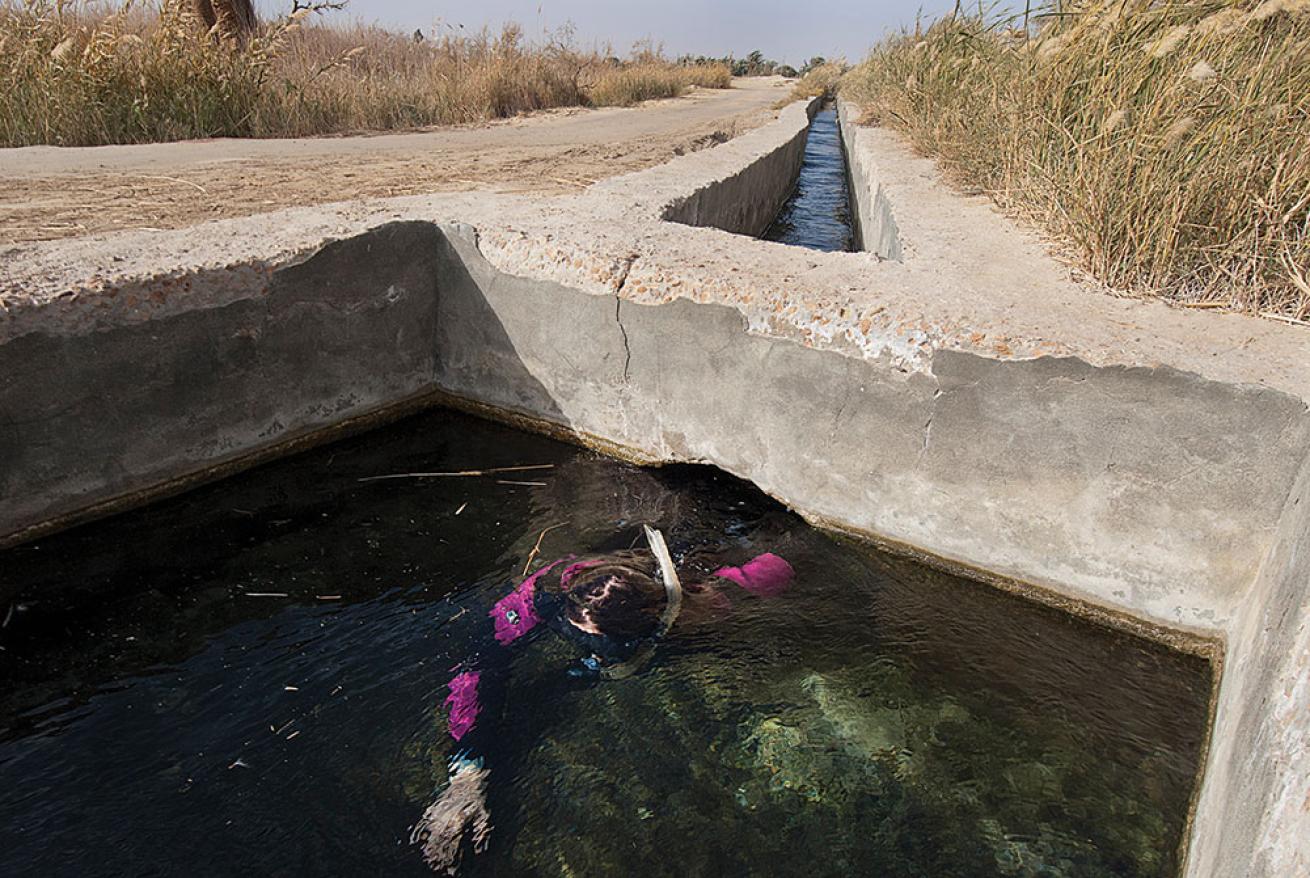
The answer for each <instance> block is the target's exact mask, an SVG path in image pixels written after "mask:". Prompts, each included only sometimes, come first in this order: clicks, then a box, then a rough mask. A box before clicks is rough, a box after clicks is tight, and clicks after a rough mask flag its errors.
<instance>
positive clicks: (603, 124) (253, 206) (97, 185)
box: [0, 78, 788, 244]
mask: <svg viewBox="0 0 1310 878" xmlns="http://www.w3.org/2000/svg"><path fill="white" fill-rule="evenodd" d="M787 87H788V85H787V84H786V83H784V82H783V81H782V80H781V79H778V78H769V79H745V80H737V81H736V82H735V83H734V87H733V88H731V89H727V90H702V89H697V90H694V91H692V92H691V93H690V94H688V95H686V96H684V97H681V98H676V99H672V100H663V101H651V102H648V103H646V104H644V105H642V106H640V107H634V108H627V109H619V108H608V109H600V110H581V109H570V110H561V111H552V112H546V113H539V114H535V115H532V116H526V117H519V118H516V119H510V120H503V121H499V122H494V123H488V124H484V125H476V126H461V127H455V128H440V129H433V130H430V131H423V132H414V133H404V134H375V135H367V136H359V137H326V138H311V139H296V140H207V141H187V142H182V143H161V144H147V145H140V146H100V147H77V148H63V147H49V146H38V147H23V148H20V149H5V150H0V244H16V243H21V242H25V241H42V240H52V239H56V238H71V237H76V236H79V235H90V234H98V233H103V232H111V231H117V230H121V229H164V228H181V227H184V226H188V225H194V224H195V223H199V222H204V221H206V220H210V219H219V218H229V217H238V216H249V215H251V214H255V213H262V212H266V211H271V210H276V209H278V208H282V207H289V206H293V205H308V204H320V203H324V202H331V201H343V200H349V199H355V198H368V197H379V196H380V197H387V196H393V195H416V194H421V193H425V192H450V191H468V190H489V191H496V192H535V193H542V194H547V195H549V194H562V193H573V192H578V191H580V190H581V189H582V188H585V187H586V186H587V185H589V184H591V183H593V182H595V181H596V180H599V179H601V178H603V177H609V176H613V175H616V174H622V173H626V172H628V171H636V170H641V169H642V168H647V167H650V166H652V165H657V164H660V163H662V162H665V161H667V160H669V159H670V158H672V157H673V156H675V155H681V154H683V153H686V152H691V151H693V150H697V149H702V148H704V147H707V146H712V145H714V144H716V143H721V142H723V141H725V140H728V139H730V138H732V137H734V136H736V135H738V134H740V133H742V132H744V131H748V130H750V129H751V128H755V127H757V126H759V125H761V124H763V123H764V122H767V121H769V120H771V119H773V118H774V115H775V112H774V110H773V109H772V106H773V105H774V104H775V103H776V102H777V101H778V100H779V99H780V98H782V97H784V96H785V95H786V93H787Z"/></svg>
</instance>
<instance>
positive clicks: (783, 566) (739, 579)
mask: <svg viewBox="0 0 1310 878" xmlns="http://www.w3.org/2000/svg"><path fill="white" fill-rule="evenodd" d="M714 575H715V576H721V577H723V578H724V579H729V580H731V581H733V582H735V583H737V584H738V585H740V586H741V587H742V588H744V589H746V590H747V591H748V592H750V593H751V594H753V595H757V596H758V597H762V598H771V597H775V596H776V595H780V594H782V593H783V592H784V591H786V590H787V588H788V587H789V586H790V585H791V581H792V579H793V578H795V576H796V571H795V570H792V568H791V565H790V564H788V563H787V562H786V561H784V560H783V559H782V558H780V557H778V556H777V555H775V554H773V553H772V552H765V553H764V554H763V555H756V556H755V557H754V558H752V559H751V560H749V561H747V562H746V563H745V564H743V565H742V566H740V567H721V568H719V569H718V570H716V571H714Z"/></svg>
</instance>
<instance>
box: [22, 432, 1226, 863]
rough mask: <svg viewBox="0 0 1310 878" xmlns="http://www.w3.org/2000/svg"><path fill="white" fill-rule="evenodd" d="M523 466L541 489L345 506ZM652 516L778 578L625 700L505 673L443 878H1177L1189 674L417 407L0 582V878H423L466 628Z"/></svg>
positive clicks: (468, 646)
mask: <svg viewBox="0 0 1310 878" xmlns="http://www.w3.org/2000/svg"><path fill="white" fill-rule="evenodd" d="M524 464H539V465H550V466H551V468H550V469H541V470H535V471H524V472H521V473H516V474H501V475H495V476H487V477H480V478H464V477H460V478H429V479H396V480H383V481H366V482H362V481H360V479H361V478H364V477H368V476H375V475H380V474H389V473H402V472H434V471H436V472H445V471H462V470H470V469H479V470H485V469H488V468H492V467H503V466H519V465H524ZM643 522H650V523H653V524H655V525H656V526H658V527H660V528H661V529H663V530H664V531H665V533H666V534H668V535H669V538H670V542H671V544H673V545H674V547H675V551H679V552H686V553H688V554H687V555H686V558H687V560H686V562H685V564H686V566H685V568H684V576H685V577H687V578H695V577H697V576H698V575H699V576H704V575H707V574H708V572H709V571H710V570H712V569H713V567H714V566H715V564H716V563H717V559H720V558H735V557H741V556H743V555H745V556H749V555H751V554H754V553H758V552H764V551H772V552H776V553H779V554H781V555H783V556H785V557H786V558H787V559H788V560H789V561H790V562H791V563H792V564H793V565H794V566H795V568H796V570H797V580H796V582H795V583H794V584H793V587H792V589H791V590H790V591H789V592H788V593H787V594H786V595H784V596H782V597H778V598H774V599H772V600H760V599H757V598H753V597H750V596H746V595H744V594H743V593H740V592H735V593H733V594H731V595H730V597H731V599H732V602H733V605H734V607H733V611H732V613H731V614H729V615H727V616H725V617H723V618H722V619H720V620H719V621H718V622H716V623H714V624H712V625H702V626H699V627H689V628H687V627H682V626H680V627H679V628H675V629H674V631H673V633H672V634H671V635H670V636H669V638H668V639H667V640H665V641H664V642H662V643H661V644H660V647H659V649H658V650H657V653H656V657H655V659H654V661H653V662H652V663H651V664H650V665H648V666H647V667H646V668H645V669H644V670H643V671H642V672H641V673H639V674H638V675H636V676H634V677H632V678H629V679H627V680H622V681H614V682H605V683H590V684H582V683H578V682H577V681H575V680H572V679H571V678H568V677H567V675H566V674H565V673H564V671H563V669H564V668H565V667H567V666H568V665H569V664H570V663H572V662H575V661H576V659H577V656H576V655H575V654H574V652H573V647H572V646H570V645H569V644H567V643H564V642H563V641H560V640H559V639H557V638H554V637H551V636H546V637H541V638H539V639H537V640H535V641H533V642H532V643H530V644H529V645H527V646H526V647H524V649H523V651H522V652H521V653H520V654H519V655H518V657H517V658H516V659H515V663H514V674H513V678H512V681H511V683H510V697H509V699H508V701H507V706H506V713H505V716H504V718H503V720H502V727H501V731H502V734H501V736H500V740H499V742H498V744H497V745H496V750H495V751H494V752H493V753H491V754H489V758H490V764H491V765H492V775H491V778H492V779H491V787H490V805H491V810H492V815H493V820H494V822H495V830H494V832H493V835H492V842H491V847H490V849H489V850H488V851H487V852H486V853H485V854H483V855H481V856H479V857H476V858H474V859H471V860H468V861H466V862H465V872H467V873H468V874H543V875H547V874H549V875H557V874H561V873H566V874H578V875H603V874H633V875H706V874H714V873H723V874H730V875H745V874H799V873H801V872H802V871H803V872H804V873H805V874H818V875H847V874H851V873H858V874H880V875H886V876H923V875H934V876H938V875H941V876H945V875H980V876H981V875H1064V876H1075V875H1076V876H1089V875H1090V876H1101V875H1104V876H1110V875H1116V876H1121V875H1143V876H1163V875H1170V874H1173V873H1174V872H1175V871H1176V865H1177V864H1176V856H1175V851H1176V850H1177V847H1178V843H1179V840H1180V838H1181V834H1182V831H1183V825H1184V822H1185V816H1186V809H1187V803H1188V797H1189V795H1190V792H1191V790H1192V786H1193V783H1194V780H1195V770H1196V764H1197V760H1198V758H1199V753H1200V747H1201V742H1202V736H1203V734H1204V729H1205V716H1206V700H1207V698H1208V695H1209V691H1210V690H1209V682H1210V681H1209V670H1208V667H1207V666H1206V665H1205V664H1204V663H1202V662H1200V661H1199V660H1196V659H1192V658H1190V657H1187V656H1183V655H1180V654H1177V653H1173V652H1170V651H1168V650H1166V649H1164V648H1162V647H1158V646H1156V645H1154V644H1150V643H1146V642H1143V641H1139V640H1136V639H1134V638H1131V637H1127V636H1125V635H1121V634H1118V633H1116V632H1112V631H1109V630H1106V629H1102V628H1099V627H1096V626H1093V625H1090V624H1088V623H1086V622H1084V621H1081V620H1078V619H1075V618H1073V617H1069V616H1065V615H1062V614H1060V613H1058V612H1056V611H1054V610H1051V609H1049V608H1046V607H1042V606H1038V605H1034V604H1031V603H1028V602H1025V601H1022V600H1019V599H1017V598H1014V597H1012V596H1009V595H1005V594H1002V593H999V592H995V591H993V590H990V589H987V588H985V587H982V586H978V585H976V584H973V583H969V582H967V581H964V580H960V579H956V578H953V577H949V576H945V575H943V574H940V573H937V572H934V571H931V570H928V569H926V568H923V567H920V566H917V565H915V564H913V563H911V562H908V561H905V560H901V559H898V558H894V557H891V556H888V555H884V554H880V553H878V552H875V551H873V550H870V549H867V548H864V547H862V546H857V545H853V544H851V543H849V542H846V541H837V540H834V539H832V538H830V537H829V536H827V535H825V534H823V533H821V532H819V531H816V530H814V529H812V528H809V527H808V526H806V525H805V524H804V523H803V522H802V521H800V520H799V519H798V518H796V517H795V516H793V515H792V514H791V513H789V512H788V511H786V510H785V509H783V508H781V507H779V506H778V505H777V504H775V503H773V502H772V501H770V500H769V499H768V498H766V497H764V496H763V495H761V494H760V493H759V492H757V491H755V490H754V489H753V488H751V487H750V486H748V485H746V484H744V483H741V482H738V481H736V480H734V479H731V478H730V477H728V476H726V475H724V474H722V473H720V472H718V471H715V470H710V469H702V468H690V467H672V468H667V469H663V470H645V469H641V468H638V467H634V466H631V465H627V464H623V463H620V462H617V461H614V460H610V459H607V458H604V457H599V456H597V455H594V454H592V453H589V452H585V451H581V450H578V449H576V448H573V447H571V446H568V445H564V444H560V443H557V442H553V441H550V440H547V439H543V438H540V437H537V436H531V435H527V434H523V433H518V432H515V431H513V430H509V429H506V428H502V427H499V426H495V425H491V424H488V423H485V422H482V421H479V420H476V419H472V418H469V417H466V416H462V415H458V414H453V413H450V412H445V411H438V412H433V413H430V414H425V415H421V416H418V417H415V418H412V419H410V420H408V421H405V422H402V423H400V424H397V425H394V426H392V427H389V428H385V429H382V430H378V431H376V432H373V433H370V434H368V435H365V436H360V437H356V438H353V439H350V440H346V441H342V442H339V443H337V444H334V445H331V446H328V447H324V448H321V449H318V450H315V451H312V452H308V453H305V454H302V455H299V456H297V457H294V458H290V459H287V460H284V461H281V462H278V463H275V464H270V465H268V466H266V467H263V468H260V469H257V470H253V471H250V472H248V473H245V474H242V475H240V476H237V477H234V478H231V479H229V480H227V481H224V482H221V483H217V484H214V485H211V486H209V487H206V488H203V489H201V490H197V491H195V492H193V493H191V494H188V495H185V496H183V497H179V498H176V499H173V500H170V501H167V502H164V503H160V504H157V505H155V506H153V507H150V508H147V509H143V510H140V511H137V512H133V513H130V514H125V515H122V516H119V517H116V518H113V519H109V520H106V521H103V522H100V523H97V524H94V525H88V526H85V527H82V528H80V529H77V530H73V531H69V532H66V533H64V534H62V535H59V536H56V537H52V538H50V539H46V540H43V541H40V542H37V543H33V544H29V545H27V546H24V547H21V548H18V549H15V550H11V551H9V552H8V553H5V554H4V555H0V569H3V570H4V571H5V575H6V576H7V577H12V578H13V579H14V581H16V582H21V583H22V587H21V591H20V593H19V595H18V597H17V599H16V600H15V602H14V610H13V613H12V615H11V616H10V617H9V623H8V625H7V626H6V627H5V628H4V629H3V631H0V646H3V652H0V818H2V819H3V821H4V825H5V826H6V829H7V836H8V841H7V843H6V844H5V845H4V846H3V847H0V874H6V875H9V874H41V875H64V874H67V875H73V874H76V875H122V874H143V875H144V874H175V873H179V872H184V871H185V872H187V873H189V874H200V875H206V874H212V875H219V874H233V873H256V874H281V875H290V874H296V875H305V874H323V875H326V874H375V873H385V874H412V875H422V874H426V873H427V870H426V867H425V866H424V865H423V864H422V862H421V860H420V859H419V857H418V856H417V854H416V852H415V850H414V849H413V848H412V847H410V846H409V844H408V843H407V842H408V829H409V826H410V825H411V824H412V823H413V822H414V821H415V820H416V819H417V817H418V816H419V815H420V814H421V813H422V811H423V809H424V808H425V807H426V805H427V803H428V802H429V801H431V798H432V796H433V794H434V791H436V790H437V789H438V788H439V785H440V782H441V780H442V778H443V777H444V765H445V760H446V759H447V758H448V756H449V755H450V750H451V747H450V745H449V739H448V737H447V735H446V730H445V722H444V720H443V719H442V716H441V713H440V711H439V705H440V702H441V700H442V699H443V698H444V696H445V683H446V681H447V680H448V679H449V677H450V669H451V667H452V666H453V665H455V664H456V663H457V662H459V661H460V660H462V659H464V658H466V657H468V656H469V655H470V653H471V652H474V651H476V650H477V649H478V648H479V645H480V644H481V643H483V641H479V640H478V639H477V638H478V637H479V636H480V635H479V634H478V631H479V630H480V628H481V623H482V622H483V621H484V619H485V613H486V610H487V608H488V606H489V605H490V604H491V603H492V602H493V601H495V600H496V599H497V598H498V597H499V596H500V595H502V594H503V593H504V591H505V589H506V587H507V585H508V584H509V583H510V582H511V581H513V580H514V579H515V578H516V577H517V576H518V575H519V574H520V573H521V571H522V569H523V566H524V564H525V562H526V561H527V560H528V557H529V555H530V554H531V552H532V549H533V546H534V545H535V544H536V543H537V541H538V539H539V536H540V535H541V534H542V531H543V530H545V529H546V528H548V527H551V526H553V525H561V524H562V526H561V527H558V528H556V529H554V530H550V531H547V532H546V533H545V535H544V536H542V537H540V539H541V554H540V558H543V559H549V558H554V557H558V556H560V555H562V554H565V553H567V552H578V551H582V552H590V551H600V550H607V549H612V548H617V547H626V546H628V545H631V544H632V543H633V542H634V541H635V540H636V539H637V538H638V534H639V533H640V525H641V523H643ZM256 595H276V596H272V597H260V596H256ZM0 612H4V609H0Z"/></svg>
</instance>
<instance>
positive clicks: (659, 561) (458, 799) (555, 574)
mask: <svg viewBox="0 0 1310 878" xmlns="http://www.w3.org/2000/svg"><path fill="white" fill-rule="evenodd" d="M646 536H647V539H648V541H649V543H650V551H648V552H643V551H627V552H619V553H613V554H609V555H604V556H599V557H587V558H579V557H577V556H574V555H570V556H568V557H566V558H560V559H559V560H556V561H554V562H552V563H550V564H547V565H545V566H544V567H542V568H541V569H540V570H538V571H537V572H535V573H533V574H532V575H531V576H529V577H527V578H526V579H524V580H523V581H522V582H521V583H520V584H519V585H518V587H517V588H515V589H514V590H513V591H512V592H510V593H509V594H507V595H505V596H504V597H503V598H501V599H500V600H499V601H497V602H496V604H495V605H494V606H493V607H492V608H491V610H490V612H489V613H488V616H489V618H490V621H491V626H490V628H491V630H490V632H489V633H490V636H489V637H487V638H486V642H485V644H483V648H481V649H480V650H479V651H478V653H477V654H476V657H475V658H472V659H469V660H466V661H465V662H464V663H463V664H462V665H460V666H457V667H456V668H455V669H453V670H457V671H458V673H457V674H456V675H455V676H454V678H453V679H451V681H450V682H449V684H448V689H449V693H450V694H449V695H448V696H447V698H446V699H445V706H446V707H447V708H448V728H449V731H450V737H451V738H452V739H453V741H454V742H455V745H456V747H457V748H458V749H457V751H456V753H455V755H454V756H453V757H452V758H451V760H450V773H449V780H448V783H447V786H446V788H445V789H444V790H443V791H442V792H441V794H440V795H439V796H438V797H437V800H436V801H435V802H433V803H432V805H431V806H429V807H428V809H427V811H426V812H424V814H423V817H422V819H421V820H420V821H419V822H418V823H417V824H416V826H415V827H414V831H413V835H412V837H411V841H413V842H414V843H416V844H421V845H422V846H423V857H424V859H425V860H426V861H427V862H428V864H429V865H430V866H432V868H433V869H436V870H438V871H445V872H448V873H450V874H454V870H455V867H456V865H457V864H458V862H459V857H460V852H461V850H462V847H463V845H464V844H465V837H466V836H467V841H468V844H469V845H471V846H472V848H473V850H474V851H475V852H477V853H480V852H482V851H483V850H485V848H486V844H487V840H488V837H489V835H490V832H491V816H490V814H489V813H488V810H487V804H486V795H487V778H488V774H489V772H490V766H489V765H488V755H489V753H488V751H489V745H490V744H491V743H492V742H493V740H494V738H495V737H496V735H497V729H496V726H495V721H494V720H495V714H496V712H497V710H496V708H498V707H499V706H500V704H501V703H502V702H503V693H504V687H505V683H506V682H507V681H506V679H505V678H506V677H507V676H508V670H509V667H510V662H509V654H508V651H509V648H510V647H512V646H516V645H518V644H520V643H522V642H523V641H524V639H525V638H527V636H528V635H530V634H534V633H540V632H542V631H553V632H554V633H556V634H558V635H560V636H562V637H564V638H565V639H566V640H568V641H569V642H571V643H573V644H575V645H576V646H577V647H578V649H579V652H580V660H579V662H578V663H577V664H576V665H574V666H573V667H571V668H569V669H568V671H567V673H568V674H569V675H570V676H572V677H580V678H583V679H596V680H613V679H622V678H623V677H627V676H629V675H631V674H633V673H635V672H636V671H638V670H640V669H641V667H642V665H643V664H644V663H645V662H646V661H647V660H648V659H649V658H650V657H651V654H652V652H653V651H654V649H655V645H656V644H657V643H658V641H659V640H660V638H661V637H663V636H664V635H665V634H666V633H668V631H669V630H670V629H671V628H672V627H673V625H674V623H675V622H680V623H682V624H684V625H688V624H695V623H697V622H705V621H710V620H713V619H716V618H720V617H722V616H723V615H724V614H725V613H726V612H727V611H729V610H730V609H731V606H732V598H731V597H730V596H729V594H728V592H729V591H730V590H731V588H734V587H735V588H740V589H742V590H744V591H745V592H747V593H748V594H751V595H755V596H757V597H773V596H775V595H778V594H781V593H782V592H783V591H785V590H786V589H787V587H788V586H789V585H790V584H791V581H792V578H793V576H794V572H793V570H792V567H791V565H790V564H788V563H787V562H786V561H785V560H783V559H782V558H781V557H779V556H778V555H775V554H773V553H771V552H766V553H764V554H762V555H757V556H755V557H754V558H752V559H751V560H749V561H747V562H746V563H744V564H741V565H740V566H723V567H719V568H718V569H716V570H715V571H714V572H713V573H712V574H710V575H709V576H708V577H707V578H705V579H703V580H699V581H696V582H688V583H686V584H683V583H682V582H681V581H680V579H679V577H678V574H677V571H676V570H675V569H674V563H673V560H672V558H671V557H670V555H669V552H668V549H667V548H666V547H665V545H664V539H663V537H662V536H661V535H660V533H659V532H658V531H655V530H652V529H650V528H647V529H646Z"/></svg>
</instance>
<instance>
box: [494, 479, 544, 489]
mask: <svg viewBox="0 0 1310 878" xmlns="http://www.w3.org/2000/svg"><path fill="white" fill-rule="evenodd" d="M496 484H497V485H522V486H523V487H525V488H544V487H546V483H545V482H511V481H509V480H508V479H496Z"/></svg>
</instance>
